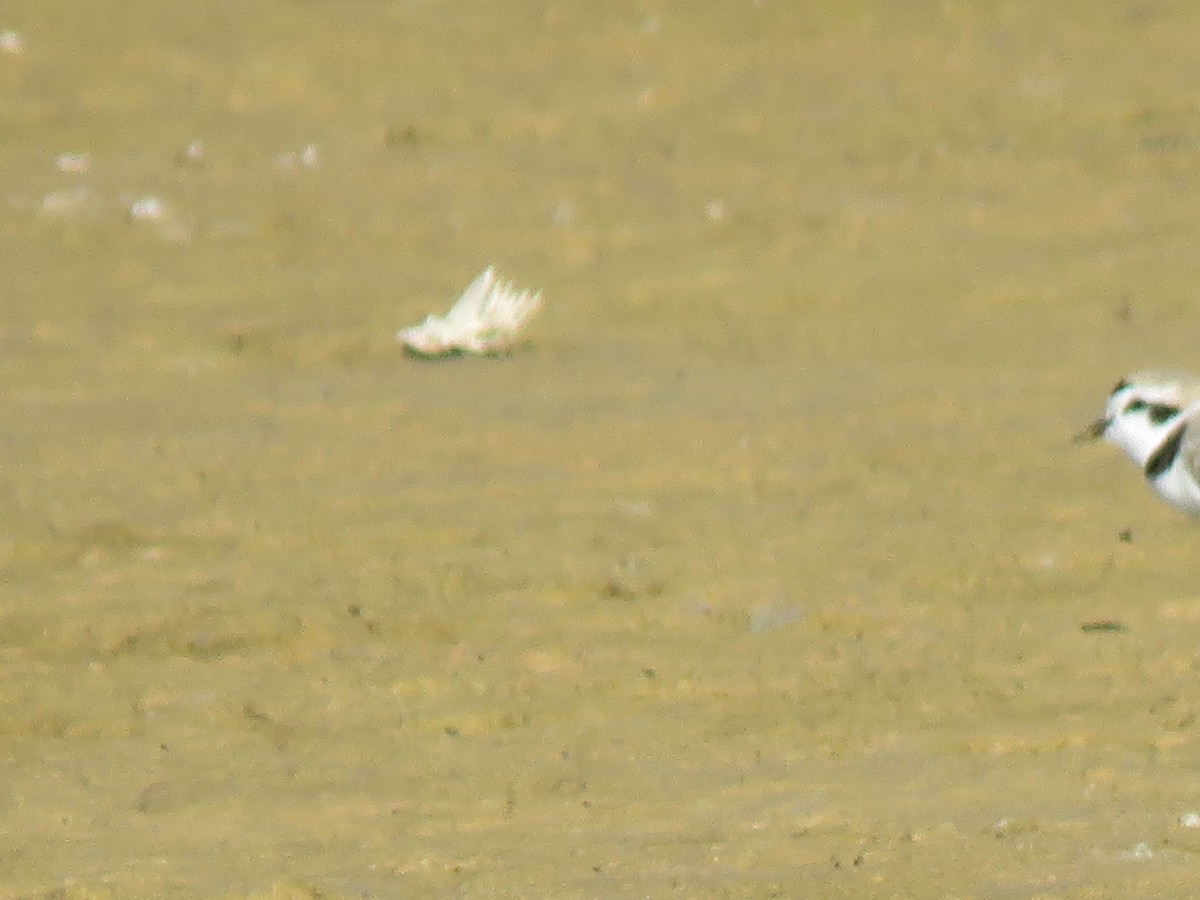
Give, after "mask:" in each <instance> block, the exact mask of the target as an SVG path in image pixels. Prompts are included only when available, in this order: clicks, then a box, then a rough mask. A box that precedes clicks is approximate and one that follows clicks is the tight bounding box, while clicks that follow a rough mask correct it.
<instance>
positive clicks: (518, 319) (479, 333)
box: [396, 266, 542, 358]
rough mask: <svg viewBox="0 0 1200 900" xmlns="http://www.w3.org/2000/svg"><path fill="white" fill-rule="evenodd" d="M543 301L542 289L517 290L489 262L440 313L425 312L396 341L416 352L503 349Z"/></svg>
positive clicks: (425, 354)
mask: <svg viewBox="0 0 1200 900" xmlns="http://www.w3.org/2000/svg"><path fill="white" fill-rule="evenodd" d="M541 304H542V294H541V292H540V291H518V290H517V289H516V288H515V287H513V286H512V285H511V284H510V283H508V282H506V281H502V280H501V279H500V278H498V277H497V275H496V271H495V269H493V268H492V267H491V266H488V267H487V268H486V269H484V270H483V272H482V273H480V275H479V277H478V278H476V279H475V280H474V281H472V282H471V283H470V284H469V285H467V289H466V290H465V291H463V292H462V296H460V297H459V298H458V300H457V301H455V303H454V305H453V306H452V307H450V311H449V312H448V313H446V315H444V316H442V317H440V318H439V317H438V316H426V317H425V321H423V322H422V323H421V324H420V325H413V326H412V327H410V328H402V329H400V330H399V331H397V332H396V340H397V341H399V342H400V343H401V344H403V345H404V349H406V350H408V351H409V352H410V353H413V354H415V355H417V356H423V357H430V358H432V357H438V356H449V355H452V354H456V353H474V354H487V353H502V352H504V351H505V350H509V349H511V348H512V346H513V345H514V344H515V343H516V338H517V335H518V334H519V333H520V331H521V329H522V328H524V327H525V325H526V323H528V322H529V320H530V319H532V318H533V316H534V314H535V313H536V312H537V311H538V309H539V308H540V307H541Z"/></svg>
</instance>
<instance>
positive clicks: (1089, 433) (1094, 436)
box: [1075, 419, 1112, 444]
mask: <svg viewBox="0 0 1200 900" xmlns="http://www.w3.org/2000/svg"><path fill="white" fill-rule="evenodd" d="M1111 424H1112V422H1111V421H1110V420H1108V419H1097V420H1096V421H1095V422H1093V423H1092V424H1091V425H1089V426H1088V427H1087V428H1085V429H1083V431H1081V432H1079V434H1077V435H1075V443H1076V444H1083V443H1087V442H1088V441H1096V440H1099V439H1100V438H1102V437H1104V432H1106V431H1108V426H1109V425H1111Z"/></svg>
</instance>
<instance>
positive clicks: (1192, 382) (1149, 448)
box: [1077, 372, 1200, 518]
mask: <svg viewBox="0 0 1200 900" xmlns="http://www.w3.org/2000/svg"><path fill="white" fill-rule="evenodd" d="M1197 416H1200V379H1198V378H1196V377H1195V376H1193V375H1189V374H1187V373H1186V372H1140V373H1138V374H1136V375H1131V376H1130V377H1129V378H1123V379H1121V380H1120V381H1119V382H1117V386H1116V387H1114V388H1113V389H1112V393H1111V394H1110V395H1109V397H1108V404H1107V405H1106V406H1105V407H1104V415H1103V416H1101V417H1100V418H1099V419H1097V420H1096V421H1095V422H1093V423H1092V424H1091V425H1090V426H1088V428H1087V429H1086V430H1084V431H1083V432H1082V433H1081V434H1080V435H1079V436H1078V438H1077V439H1078V440H1096V439H1098V438H1104V439H1105V440H1106V441H1108V442H1109V443H1110V444H1116V445H1117V446H1118V447H1120V448H1121V449H1122V450H1124V451H1125V454H1126V455H1127V456H1128V457H1129V458H1130V459H1132V460H1133V461H1134V462H1135V463H1137V464H1138V465H1139V466H1141V467H1142V473H1143V474H1144V475H1145V476H1146V481H1148V482H1149V483H1150V487H1152V488H1153V489H1154V491H1155V493H1157V494H1158V495H1159V496H1160V497H1162V498H1163V499H1164V500H1166V501H1167V502H1168V503H1170V504H1171V505H1172V506H1174V507H1175V508H1176V509H1178V510H1181V511H1183V512H1185V513H1187V514H1188V515H1190V516H1196V517H1198V518H1200V421H1197Z"/></svg>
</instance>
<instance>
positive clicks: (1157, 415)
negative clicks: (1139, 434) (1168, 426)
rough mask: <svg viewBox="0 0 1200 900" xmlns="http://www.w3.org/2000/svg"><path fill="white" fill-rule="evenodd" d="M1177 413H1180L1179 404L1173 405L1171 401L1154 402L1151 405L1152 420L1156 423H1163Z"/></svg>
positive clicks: (1150, 414)
mask: <svg viewBox="0 0 1200 900" xmlns="http://www.w3.org/2000/svg"><path fill="white" fill-rule="evenodd" d="M1177 415H1179V407H1178V406H1171V405H1170V404H1169V403H1152V404H1151V405H1150V412H1149V416H1150V421H1151V422H1153V423H1154V424H1155V425H1161V424H1162V423H1163V422H1165V421H1167V420H1168V419H1172V418H1174V417H1175V416H1177Z"/></svg>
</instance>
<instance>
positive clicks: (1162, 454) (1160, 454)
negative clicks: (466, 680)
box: [1145, 424, 1187, 481]
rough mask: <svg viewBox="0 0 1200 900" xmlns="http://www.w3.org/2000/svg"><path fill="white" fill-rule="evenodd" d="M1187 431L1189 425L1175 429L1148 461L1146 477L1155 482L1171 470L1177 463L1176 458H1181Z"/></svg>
mask: <svg viewBox="0 0 1200 900" xmlns="http://www.w3.org/2000/svg"><path fill="white" fill-rule="evenodd" d="M1185 431H1187V425H1186V424H1183V425H1180V426H1179V427H1178V428H1176V429H1175V431H1174V433H1173V434H1172V435H1171V436H1170V437H1169V438H1167V439H1166V440H1165V441H1163V443H1162V446H1161V447H1159V448H1158V449H1157V450H1155V451H1154V453H1153V454H1152V455H1151V457H1150V458H1149V459H1148V460H1146V469H1145V472H1146V477H1147V478H1149V479H1150V480H1151V481H1153V480H1154V479H1155V478H1157V477H1158V476H1159V475H1161V474H1162V473H1163V472H1165V471H1167V469H1169V468H1171V463H1173V462H1175V457H1177V456H1179V448H1180V447H1182V446H1183V434H1184V432H1185Z"/></svg>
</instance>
